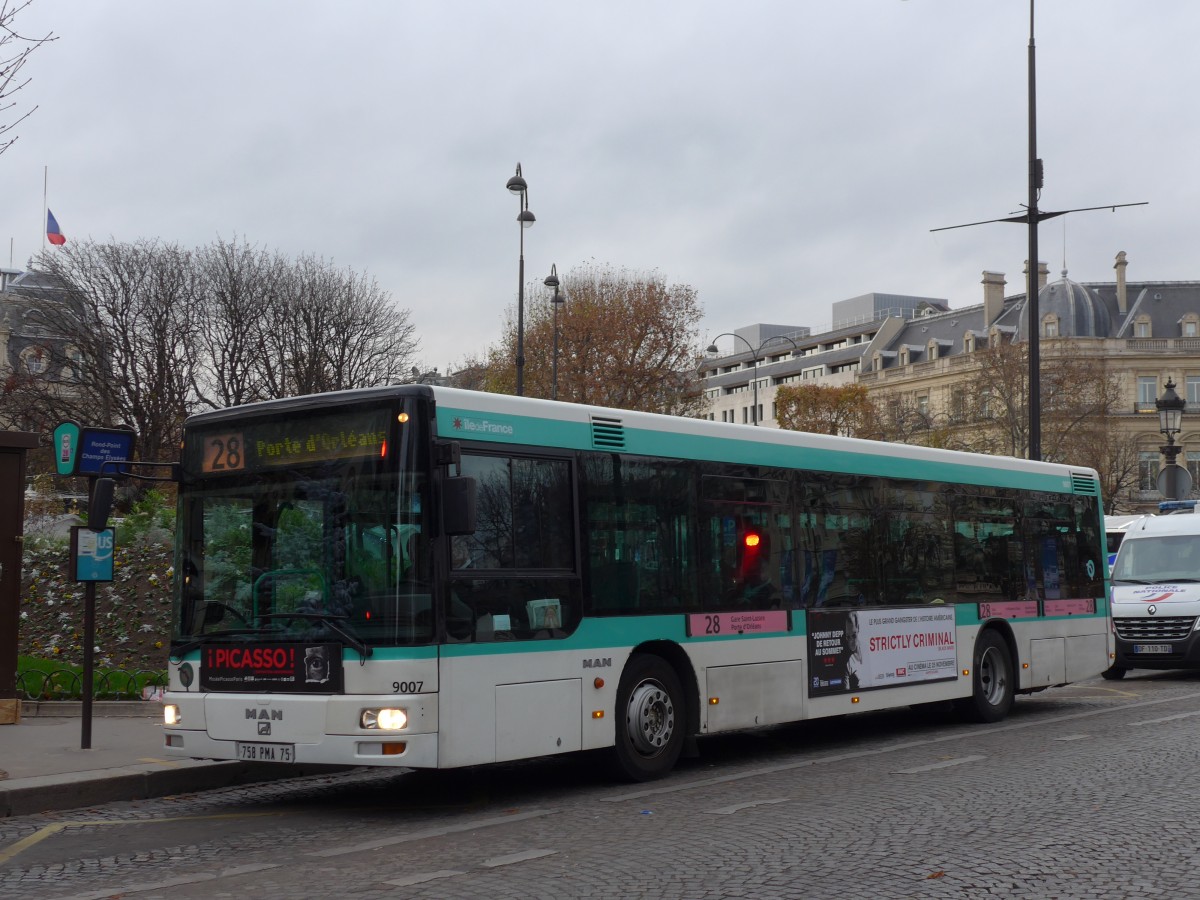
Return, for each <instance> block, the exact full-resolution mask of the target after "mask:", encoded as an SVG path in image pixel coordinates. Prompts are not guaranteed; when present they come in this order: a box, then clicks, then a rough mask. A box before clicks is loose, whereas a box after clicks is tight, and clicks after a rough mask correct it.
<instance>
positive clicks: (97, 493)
mask: <svg viewBox="0 0 1200 900" xmlns="http://www.w3.org/2000/svg"><path fill="white" fill-rule="evenodd" d="M114 484H116V482H114V481H113V480H112V479H111V478H97V479H96V483H95V484H93V485H92V495H91V497H89V498H88V521H87V527H88V528H90V529H91V530H92V531H103V530H104V529H105V528H107V527H108V514H109V513H110V512H112V502H113V485H114Z"/></svg>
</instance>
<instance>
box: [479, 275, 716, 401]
mask: <svg viewBox="0 0 1200 900" xmlns="http://www.w3.org/2000/svg"><path fill="white" fill-rule="evenodd" d="M561 278H562V285H561V289H560V290H561V292H562V294H563V295H565V297H566V299H565V301H564V302H563V303H562V304H561V307H560V309H559V313H558V399H560V400H567V401H570V402H573V403H593V404H597V405H601V406H612V407H616V408H619V409H636V410H643V411H648V412H660V413H667V414H671V415H695V414H697V413H698V412H699V411H700V409H701V406H702V402H703V395H702V393H701V391H700V387H699V384H698V381H697V379H696V376H695V372H696V362H697V360H698V359H699V358H700V354H699V343H698V338H699V332H698V330H697V329H698V325H699V322H700V317H701V309H700V306H699V304H698V302H697V300H696V291H695V289H694V288H691V287H689V286H688V285H683V284H674V285H668V284H667V283H666V282H665V281H664V280H663V278H662V276H661V275H659V274H658V273H656V272H648V273H644V272H643V273H638V272H630V271H627V270H624V269H622V270H613V269H610V268H597V267H591V266H585V267H582V268H579V269H574V270H572V271H570V272H568V273H567V274H566V275H563V276H561ZM551 298H552V295H551V293H550V292H549V291H548V290H545V289H544V288H542V287H541V286H540V285H539V286H538V287H537V289H534V290H530V291H527V292H526V303H527V307H526V310H525V313H526V314H525V358H526V366H525V393H526V395H528V396H531V397H550V396H551V394H552V393H553V377H554V324H555V318H554V304H553V302H552V299H551ZM516 346H517V329H516V321H515V316H514V315H512V314H510V315H509V318H508V321H507V322H506V324H505V333H504V336H503V338H502V339H501V341H500V343H499V344H498V345H496V346H494V347H492V348H491V349H490V350H489V353H488V359H487V362H486V364H485V366H486V369H487V376H486V377H485V379H484V384H485V385H486V386H487V388H488V389H489V390H493V391H503V392H510V391H512V390H513V389H514V386H515V384H516Z"/></svg>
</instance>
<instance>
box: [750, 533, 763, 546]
mask: <svg viewBox="0 0 1200 900" xmlns="http://www.w3.org/2000/svg"><path fill="white" fill-rule="evenodd" d="M761 540H762V538H761V537H759V536H758V535H757V534H755V533H754V532H750V533H749V534H747V535H746V546H747V547H757V546H758V545H759V542H760V541H761Z"/></svg>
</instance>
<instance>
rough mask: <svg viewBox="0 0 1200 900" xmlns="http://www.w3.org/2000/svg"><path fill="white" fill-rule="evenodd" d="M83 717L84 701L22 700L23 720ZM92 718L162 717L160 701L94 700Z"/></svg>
mask: <svg viewBox="0 0 1200 900" xmlns="http://www.w3.org/2000/svg"><path fill="white" fill-rule="evenodd" d="M82 715H83V701H82V700H22V701H21V718H22V719H36V718H38V717H44V716H59V717H62V718H79V717H80V716H82ZM92 716H93V717H96V716H106V717H109V716H129V717H131V718H132V717H144V718H153V717H160V718H161V716H162V701H160V700H93V701H92Z"/></svg>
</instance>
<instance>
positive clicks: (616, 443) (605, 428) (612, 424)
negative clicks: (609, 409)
mask: <svg viewBox="0 0 1200 900" xmlns="http://www.w3.org/2000/svg"><path fill="white" fill-rule="evenodd" d="M592 446H593V447H595V448H596V449H597V450H624V449H625V426H624V425H622V424H621V420H620V419H609V418H606V417H605V416H592Z"/></svg>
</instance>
